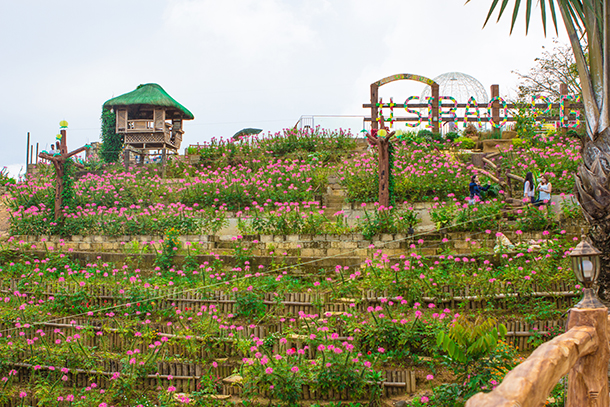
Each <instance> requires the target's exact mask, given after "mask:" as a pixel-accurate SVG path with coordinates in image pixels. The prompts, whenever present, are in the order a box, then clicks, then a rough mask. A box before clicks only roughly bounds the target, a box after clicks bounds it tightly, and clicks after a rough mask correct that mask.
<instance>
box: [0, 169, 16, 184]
mask: <svg viewBox="0 0 610 407" xmlns="http://www.w3.org/2000/svg"><path fill="white" fill-rule="evenodd" d="M16 183H17V180H16V179H15V178H12V177H11V176H10V175H9V174H8V168H6V167H3V168H2V169H1V170H0V186H5V185H8V184H12V185H15V184H16Z"/></svg>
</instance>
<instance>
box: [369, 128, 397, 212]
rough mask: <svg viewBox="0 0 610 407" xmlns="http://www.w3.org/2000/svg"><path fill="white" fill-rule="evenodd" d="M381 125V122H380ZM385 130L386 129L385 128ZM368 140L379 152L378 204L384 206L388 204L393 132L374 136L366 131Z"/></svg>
mask: <svg viewBox="0 0 610 407" xmlns="http://www.w3.org/2000/svg"><path fill="white" fill-rule="evenodd" d="M381 125H382V126H383V123H381ZM386 131H387V130H386ZM366 136H367V138H368V140H369V141H370V142H371V144H373V145H375V146H377V151H378V154H379V170H378V171H379V195H378V200H379V205H380V206H383V207H385V208H387V207H389V206H390V189H389V187H390V182H389V181H390V171H391V169H390V153H389V147H390V141H391V140H392V137H393V136H394V132H391V133H388V134H387V135H386V136H385V137H379V136H378V135H377V134H375V135H374V136H373V135H371V134H369V133H367V134H366Z"/></svg>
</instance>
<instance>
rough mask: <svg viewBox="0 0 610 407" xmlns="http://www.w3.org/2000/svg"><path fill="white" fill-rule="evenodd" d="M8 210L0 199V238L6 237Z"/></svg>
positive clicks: (8, 222) (8, 220) (8, 225)
mask: <svg viewBox="0 0 610 407" xmlns="http://www.w3.org/2000/svg"><path fill="white" fill-rule="evenodd" d="M8 211H9V209H8V207H7V206H6V202H5V200H4V199H0V238H3V237H8V230H9V228H10V216H9V212H8Z"/></svg>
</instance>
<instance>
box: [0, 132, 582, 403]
mask: <svg viewBox="0 0 610 407" xmlns="http://www.w3.org/2000/svg"><path fill="white" fill-rule="evenodd" d="M556 137H557V136H556ZM559 139H560V140H561V143H563V144H565V143H569V142H570V141H569V140H568V139H567V138H559ZM536 142H537V143H540V145H541V146H542V147H539V148H542V149H544V151H545V156H544V160H541V159H540V158H538V159H537V160H536V162H532V159H531V157H532V155H533V154H537V155H536V157H540V155H539V154H538V153H537V152H536V151H535V150H534V148H538V147H531V148H529V149H525V148H519V149H515V150H514V151H510V152H507V153H505V154H502V155H500V156H499V157H496V160H497V162H500V163H502V165H506V166H509V165H510V166H511V167H515V168H517V167H523V168H524V169H525V168H526V167H527V169H531V168H536V169H538V171H539V172H543V171H544V172H550V171H551V170H550V169H552V172H553V173H554V174H557V177H558V179H557V182H556V184H557V187H556V188H557V189H559V190H560V192H563V193H565V195H566V196H567V195H569V191H570V188H571V186H570V185H569V178H568V177H567V175H566V174H568V173H569V172H570V171H572V170H573V165H574V164H573V161H575V160H577V159H578V155H577V154H578V149H577V148H576V147H574V145H573V144H571V146H572V147H570V148H569V149H566V147H565V145H562V144H561V143H557V138H556V139H554V140H551V139H550V138H549V137H546V138H541V139H540V140H536ZM365 149H366V148H365V146H364V145H363V144H362V142H361V141H359V140H356V139H355V138H354V137H353V136H351V135H349V134H346V133H343V132H335V133H322V132H313V133H306V134H303V133H298V132H297V133H295V132H293V131H286V132H284V133H283V134H277V135H269V136H266V137H264V138H261V139H253V140H243V141H237V142H223V141H216V140H215V141H214V142H213V143H211V144H210V145H206V146H202V147H201V148H200V150H199V153H200V154H199V155H200V159H199V162H198V163H194V164H187V163H185V162H174V163H172V164H170V166H169V168H167V169H166V173H167V174H168V178H166V179H162V178H161V177H160V173H161V171H160V169H159V168H158V167H154V166H149V167H134V168H131V169H130V170H129V171H125V170H124V169H122V168H117V167H105V168H102V169H99V168H92V169H91V172H90V173H88V174H85V173H83V174H82V176H81V177H80V178H78V180H76V181H75V183H74V186H73V189H72V194H68V196H67V200H66V201H65V202H66V208H65V211H64V212H65V218H64V220H63V221H60V222H56V221H55V220H54V219H53V212H52V209H51V208H52V199H53V191H54V189H53V188H54V187H53V185H52V184H50V183H49V182H48V181H47V180H48V179H50V178H49V177H48V174H49V172H50V171H51V169H50V168H42V169H40V172H39V174H38V176H34V177H31V178H30V179H28V181H27V182H24V183H20V184H17V185H15V186H13V187H9V190H8V195H7V197H6V202H7V205H8V206H9V207H10V210H11V230H10V232H11V235H12V237H10V238H8V239H7V240H6V241H4V242H3V243H2V250H1V251H0V268H1V269H2V273H0V315H1V319H0V321H1V324H0V404H2V405H9V406H10V405H15V406H27V405H32V406H33V405H49V406H138V405H141V406H176V405H183V404H189V405H198V406H208V405H229V404H230V405H233V404H236V403H241V404H243V405H258V404H260V405H263V404H265V405H269V404H270V405H309V404H328V405H333V406H338V405H352V406H357V405H372V406H374V405H384V403H385V404H388V403H391V402H392V401H397V400H407V401H408V402H409V403H410V405H413V406H420V405H434V406H453V405H462V404H463V402H464V400H466V399H467V398H468V397H470V396H471V395H473V394H475V393H476V392H479V391H485V390H489V389H491V388H492V387H493V386H494V385H495V384H497V383H498V382H499V381H501V379H502V377H503V376H504V374H505V373H506V372H507V371H508V370H510V369H511V367H513V366H515V365H516V364H518V363H519V360H520V358H521V357H523V356H524V355H526V354H527V353H528V352H530V351H531V350H532V349H533V348H535V347H536V346H538V345H539V344H540V343H542V342H544V341H545V340H548V339H550V338H552V337H554V336H556V335H558V334H559V333H561V332H562V329H563V326H564V323H565V311H567V309H569V307H570V306H571V305H572V304H573V303H574V302H575V301H577V300H578V299H579V298H580V295H581V294H580V287H579V286H578V284H577V282H576V280H575V278H574V277H573V274H572V271H571V269H570V267H569V261H568V259H567V258H566V256H567V253H569V250H570V248H571V247H573V246H575V244H576V243H577V242H576V240H578V236H579V235H580V225H581V224H582V223H583V222H582V219H580V216H579V212H578V208H577V207H575V206H574V205H572V204H570V202H571V201H569V199H568V198H566V201H565V202H563V204H561V205H558V206H561V210H557V211H555V210H554V209H555V208H554V207H552V206H548V207H547V208H543V209H542V210H538V209H535V210H533V209H531V208H527V207H524V208H515V207H513V206H510V205H509V204H508V203H507V202H505V200H504V194H503V192H501V191H498V190H497V189H498V188H496V191H495V195H493V196H489V197H488V200H487V201H485V202H482V203H480V204H477V205H476V206H474V207H473V206H468V205H464V202H465V201H464V200H462V198H463V197H464V195H465V193H466V191H465V190H466V189H467V188H466V187H467V183H468V179H469V177H470V174H471V173H472V172H473V171H476V169H474V168H473V167H472V165H471V164H469V162H468V153H467V152H464V151H459V150H457V149H456V148H455V147H454V146H453V147H452V146H451V145H449V143H448V144H435V145H430V144H425V145H419V144H413V143H410V142H406V141H405V142H402V143H401V144H400V145H399V146H398V148H397V152H396V157H395V167H394V171H395V177H396V189H395V194H396V203H395V205H394V207H393V208H379V207H378V206H376V205H374V204H373V203H374V199H375V191H376V184H375V179H374V175H375V173H374V168H376V158H375V155H374V154H373V153H371V152H368V151H365ZM562 154H564V155H562ZM565 154H568V155H570V157H572V156H573V157H574V160H571V159H570V160H568V159H566V155H565ZM564 171H567V172H566V173H564ZM418 180H419V181H418ZM422 180H423V181H422ZM551 182H553V183H555V180H553V179H552V181H551ZM337 191H338V193H337ZM337 197H340V199H339V202H337ZM407 200H408V202H404V201H407ZM403 202H404V203H403ZM504 236H505V237H506V238H508V239H509V240H510V243H507V241H506V240H504V238H503V237H504ZM562 394H563V387H562V386H558V387H557V389H556V391H555V392H554V399H553V400H552V401H550V404H549V405H562Z"/></svg>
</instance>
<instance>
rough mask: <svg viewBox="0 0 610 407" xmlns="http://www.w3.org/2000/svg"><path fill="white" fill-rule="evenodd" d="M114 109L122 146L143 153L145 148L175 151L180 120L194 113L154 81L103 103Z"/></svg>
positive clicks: (180, 125)
mask: <svg viewBox="0 0 610 407" xmlns="http://www.w3.org/2000/svg"><path fill="white" fill-rule="evenodd" d="M103 108H104V109H114V111H115V113H116V133H117V134H121V135H123V136H124V139H125V140H124V143H125V148H126V149H127V150H132V151H135V152H139V153H140V154H144V153H145V151H147V150H162V152H163V156H165V152H166V150H170V151H173V152H174V153H176V152H177V151H178V149H179V148H180V143H181V142H182V134H184V130H183V127H182V122H183V120H193V119H194V118H195V116H193V114H192V113H191V112H190V111H189V110H188V109H187V108H186V107H184V106H182V105H181V104H180V103H178V102H177V101H176V100H175V99H174V98H172V97H171V96H170V95H169V94H168V93H167V92H166V91H165V90H164V89H163V88H162V87H161V86H159V85H157V84H156V83H147V84H144V85H139V86H138V87H137V88H136V90H134V91H132V92H129V93H125V94H124V95H121V96H117V97H115V98H112V99H110V100H108V101H106V103H104V106H103Z"/></svg>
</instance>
